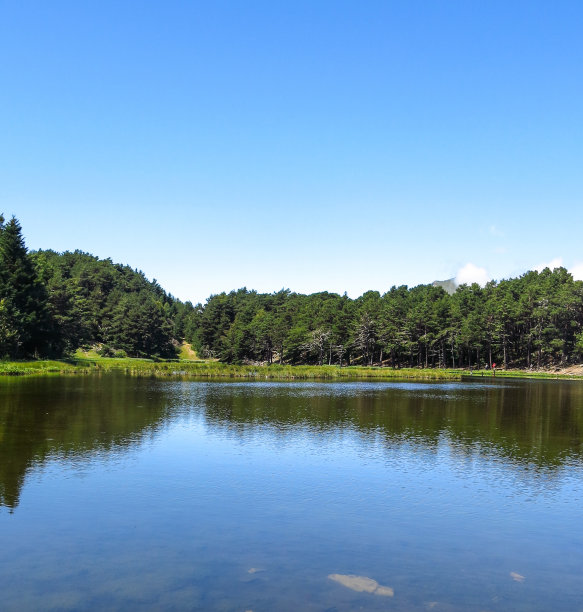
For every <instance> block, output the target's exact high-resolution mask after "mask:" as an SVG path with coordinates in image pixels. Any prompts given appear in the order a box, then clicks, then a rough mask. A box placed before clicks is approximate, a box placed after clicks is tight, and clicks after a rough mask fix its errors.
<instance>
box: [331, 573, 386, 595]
mask: <svg viewBox="0 0 583 612" xmlns="http://www.w3.org/2000/svg"><path fill="white" fill-rule="evenodd" d="M328 578H330V580H334V582H338V583H340V584H341V585H342V586H345V587H347V588H349V589H352V590H353V591H357V592H358V593H362V592H366V593H374V594H375V595H384V596H385V597H392V596H393V595H394V594H395V592H394V591H393V589H392V588H391V587H388V586H383V585H381V584H379V583H378V582H377V581H376V580H373V579H372V578H367V577H366V576H355V575H354V574H330V575H329V576H328Z"/></svg>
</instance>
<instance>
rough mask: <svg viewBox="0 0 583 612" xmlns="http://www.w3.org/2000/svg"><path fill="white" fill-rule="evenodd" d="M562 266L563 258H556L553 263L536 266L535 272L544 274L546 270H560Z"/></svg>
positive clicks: (552, 260)
mask: <svg viewBox="0 0 583 612" xmlns="http://www.w3.org/2000/svg"><path fill="white" fill-rule="evenodd" d="M562 265H563V258H562V257H555V258H554V259H551V261H549V262H547V263H542V264H540V265H538V266H536V268H535V270H536V271H537V272H542V271H543V270H544V269H545V268H548V269H549V270H554V269H555V268H560V267H561V266H562Z"/></svg>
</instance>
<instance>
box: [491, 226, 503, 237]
mask: <svg viewBox="0 0 583 612" xmlns="http://www.w3.org/2000/svg"><path fill="white" fill-rule="evenodd" d="M490 233H491V234H492V236H496V238H504V232H503V231H502V230H501V229H499V228H497V227H496V226H495V225H491V226H490Z"/></svg>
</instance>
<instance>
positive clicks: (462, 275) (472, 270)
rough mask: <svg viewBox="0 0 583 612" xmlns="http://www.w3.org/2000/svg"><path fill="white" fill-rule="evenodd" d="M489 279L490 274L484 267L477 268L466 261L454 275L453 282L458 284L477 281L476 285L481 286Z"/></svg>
mask: <svg viewBox="0 0 583 612" xmlns="http://www.w3.org/2000/svg"><path fill="white" fill-rule="evenodd" d="M489 280H490V276H489V274H488V272H487V270H486V268H479V267H478V266H476V265H474V264H473V263H467V264H466V265H465V266H464V267H463V268H461V269H460V270H459V271H458V273H457V275H456V277H455V282H456V283H457V284H458V285H463V284H467V285H471V284H472V283H478V285H480V286H481V287H483V286H484V285H485V284H486V283H487V282H488V281H489Z"/></svg>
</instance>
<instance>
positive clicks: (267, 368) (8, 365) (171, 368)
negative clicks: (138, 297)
mask: <svg viewBox="0 0 583 612" xmlns="http://www.w3.org/2000/svg"><path fill="white" fill-rule="evenodd" d="M566 370H567V371H565V370H558V371H557V370H556V369H555V370H519V369H508V370H496V374H495V375H493V373H492V371H491V370H471V371H470V370H468V369H438V368H426V369H425V368H421V369H419V368H401V369H392V368H386V367H379V366H372V367H366V366H344V367H342V368H341V367H340V366H328V365H325V366H304V365H296V366H292V365H279V364H271V365H259V366H252V365H230V364H225V363H220V362H217V361H186V360H183V361H154V360H150V359H133V358H113V357H112V358H106V357H96V358H87V357H72V358H70V359H63V360H38V361H5V362H0V377H5V376H49V375H51V376H54V375H87V374H96V373H103V372H124V373H125V374H127V375H132V376H150V377H155V378H172V377H177V378H187V379H188V378H206V379H210V378H219V379H227V378H230V379H240V378H246V379H253V380H395V379H401V380H452V381H454V380H462V379H464V380H465V379H475V378H484V379H488V380H490V379H496V378H520V379H542V380H544V379H547V380H548V379H555V380H583V366H572V367H571V368H567V369H566Z"/></svg>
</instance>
